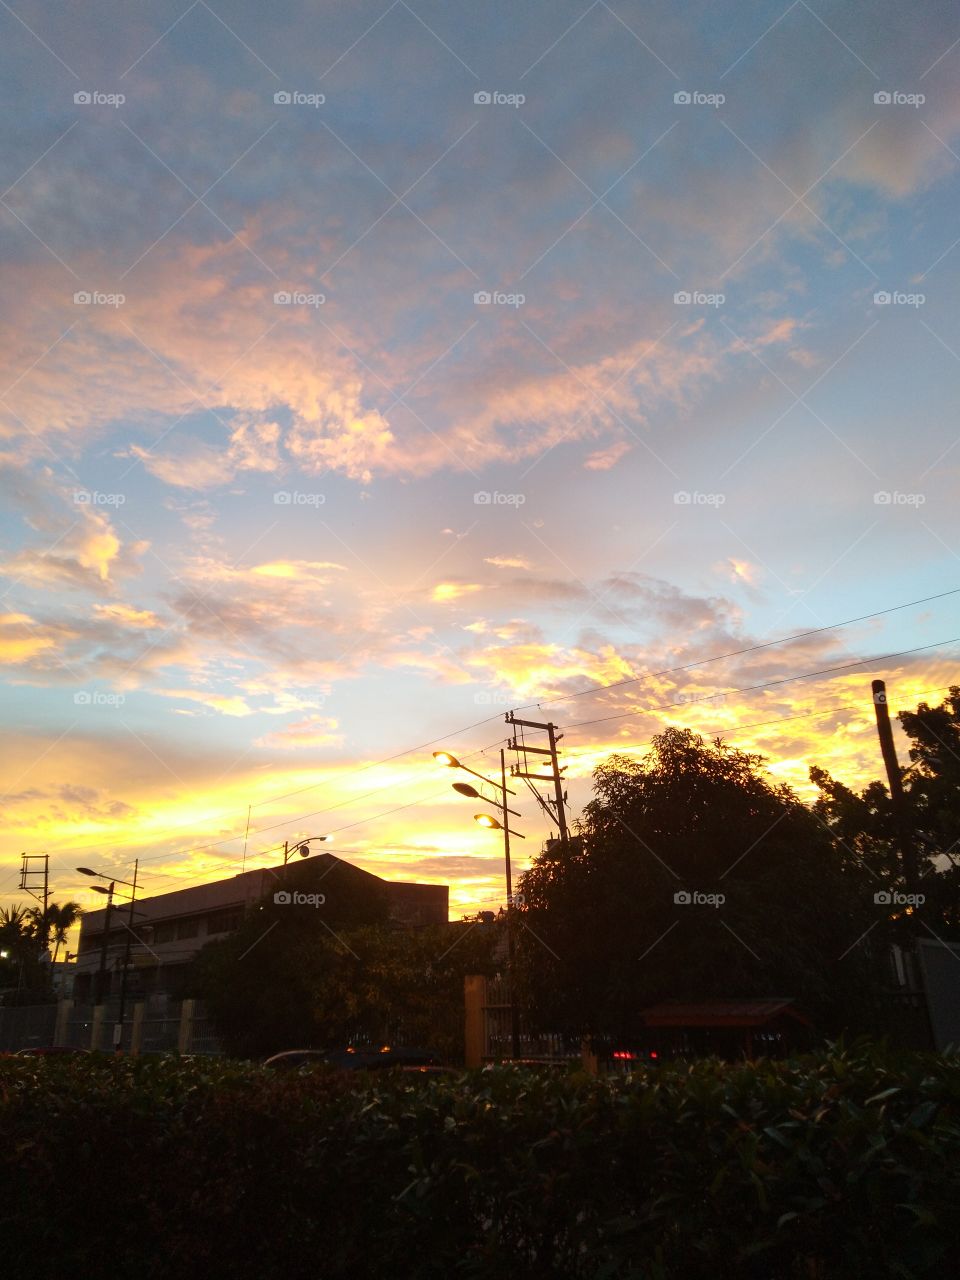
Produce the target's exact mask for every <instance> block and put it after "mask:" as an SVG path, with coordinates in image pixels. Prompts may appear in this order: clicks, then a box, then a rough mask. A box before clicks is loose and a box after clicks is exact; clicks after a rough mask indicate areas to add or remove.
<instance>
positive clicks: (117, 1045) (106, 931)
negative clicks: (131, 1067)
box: [77, 858, 140, 1053]
mask: <svg viewBox="0 0 960 1280" xmlns="http://www.w3.org/2000/svg"><path fill="white" fill-rule="evenodd" d="M77 870H78V871H79V872H80V874H81V875H84V876H96V877H98V878H99V879H100V880H108V879H110V877H109V876H105V875H104V874H103V872H102V871H94V870H93V869H92V868H91V867H77ZM139 871H140V859H139V858H137V859H135V861H134V864H133V879H132V880H121V879H119V877H114V878H113V879H110V884H109V886H108V887H107V888H106V889H105V888H104V887H103V885H100V884H92V885H91V886H90V888H91V889H92V890H93V891H94V893H103V894H105V895H106V898H107V906H106V912H105V914H104V919H103V942H102V943H101V944H100V969H99V972H98V974H97V996H98V1000H97V1003H98V1004H99V1003H101V1002H102V1000H103V996H104V988H105V986H106V972H107V942H108V940H109V937H110V908H111V907H112V906H113V890H114V886H115V885H118V884H125V885H127V886H128V888H129V889H130V919H129V920H128V921H127V924H126V930H127V937H126V945H125V946H124V949H123V972H122V973H121V975H120V1006H119V1008H118V1009H117V1020H116V1022H115V1023H114V1024H113V1047H114V1051H115V1052H116V1053H120V1052H122V1046H123V1019H124V1014H125V1013H126V1010H127V973H128V971H129V969H130V943H131V941H132V939H133V938H134V937H135V934H134V932H133V917H134V915H136V912H135V911H134V905H133V904H134V903H135V902H136V900H137V875H138V873H139Z"/></svg>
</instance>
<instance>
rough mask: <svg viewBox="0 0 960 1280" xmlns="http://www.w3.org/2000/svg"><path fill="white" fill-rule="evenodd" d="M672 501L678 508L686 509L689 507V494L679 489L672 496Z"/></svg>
mask: <svg viewBox="0 0 960 1280" xmlns="http://www.w3.org/2000/svg"><path fill="white" fill-rule="evenodd" d="M673 500H674V502H675V503H676V504H677V506H678V507H688V506H689V505H690V494H689V493H687V491H686V489H680V490H678V492H677V493H675V494H674V495H673Z"/></svg>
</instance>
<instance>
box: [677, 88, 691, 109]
mask: <svg viewBox="0 0 960 1280" xmlns="http://www.w3.org/2000/svg"><path fill="white" fill-rule="evenodd" d="M673 101H674V102H675V103H676V105H677V106H678V107H688V106H689V105H690V101H691V99H690V94H689V92H688V91H687V90H686V89H681V90H679V92H677V93H675V94H674V95H673Z"/></svg>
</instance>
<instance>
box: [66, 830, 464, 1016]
mask: <svg viewBox="0 0 960 1280" xmlns="http://www.w3.org/2000/svg"><path fill="white" fill-rule="evenodd" d="M315 887H317V888H315ZM293 889H296V890H304V891H307V892H315V891H319V892H322V894H323V896H324V899H325V904H327V906H328V913H329V914H332V915H334V916H336V913H337V904H338V900H339V901H340V902H341V903H343V904H346V903H347V902H348V901H349V902H351V903H353V904H354V910H356V903H357V902H358V901H369V902H370V903H376V904H377V906H378V910H380V918H382V915H383V911H382V908H385V914H386V918H387V920H388V922H389V923H392V924H393V925H395V926H396V927H398V928H416V927H420V926H424V925H436V924H446V923H447V918H448V906H449V893H450V891H449V888H448V887H447V886H446V885H439V884H410V883H403V882H398V881H391V880H383V879H382V878H381V877H380V876H375V875H373V874H372V873H371V872H369V871H363V870H361V868H360V867H355V866H353V864H352V863H350V862H345V861H344V860H343V859H342V858H337V857H335V856H334V855H333V854H330V853H324V854H320V855H318V856H317V857H314V858H311V859H310V861H309V863H299V864H297V865H295V866H294V865H293V864H291V865H290V866H288V867H282V866H281V867H271V868H265V869H263V870H259V871H246V872H241V873H240V874H239V875H235V876H232V877H231V878H230V879H229V880H215V881H213V882H212V883H211V884H203V885H197V886H196V887H194V888H191V889H175V890H173V891H172V892H171V893H162V894H159V895H157V896H156V897H151V898H138V899H137V901H136V903H135V915H134V917H133V920H134V923H133V928H132V930H131V929H130V928H129V927H128V925H129V920H130V916H129V906H127V905H125V904H123V903H122V902H121V903H119V904H117V905H116V906H114V907H113V908H112V909H111V910H110V927H109V933H108V934H107V936H106V937H105V936H104V929H105V926H106V914H107V912H106V909H103V910H99V911H88V912H85V913H84V915H83V916H82V917H81V924H80V941H79V945H78V948H77V962H76V966H71V968H75V973H76V979H75V985H74V993H75V996H76V998H77V999H78V1000H81V1001H83V1000H87V1001H90V1000H92V999H94V997H95V996H96V995H97V994H98V992H99V983H98V974H99V972H100V970H101V967H102V969H103V972H104V983H103V988H102V994H103V995H104V996H110V995H114V996H115V995H116V994H117V993H118V991H119V987H120V977H121V974H122V972H123V965H124V961H125V959H126V957H127V947H128V946H129V960H130V977H129V978H128V994H129V995H130V997H131V998H133V997H134V996H136V997H137V998H140V997H143V996H149V995H153V994H159V993H163V992H170V991H173V990H175V989H176V986H177V982H178V979H179V978H180V976H181V975H182V974H183V972H184V970H185V968H186V966H187V965H189V963H190V962H191V961H192V960H193V959H194V957H195V956H196V955H197V953H198V952H199V951H201V950H202V948H203V947H204V946H206V944H207V943H208V942H216V941H220V940H222V939H224V938H226V937H228V936H229V935H230V934H231V933H233V932H235V931H236V930H237V929H239V927H240V925H241V923H242V921H243V917H244V913H245V912H246V911H247V909H248V908H250V907H252V906H253V905H254V904H256V903H258V902H259V901H260V900H261V899H262V898H264V897H265V896H266V895H267V894H278V893H286V892H288V891H289V890H293ZM321 919H322V917H321V916H318V920H317V929H318V931H319V932H325V930H324V925H323V924H322V923H321ZM131 979H132V981H131Z"/></svg>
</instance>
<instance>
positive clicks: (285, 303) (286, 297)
mask: <svg viewBox="0 0 960 1280" xmlns="http://www.w3.org/2000/svg"><path fill="white" fill-rule="evenodd" d="M273 301H274V303H275V304H276V305H277V306H278V307H289V306H290V304H291V302H293V298H292V296H291V295H290V294H289V293H288V292H287V290H286V289H280V290H279V292H277V293H275V294H274V295H273Z"/></svg>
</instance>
